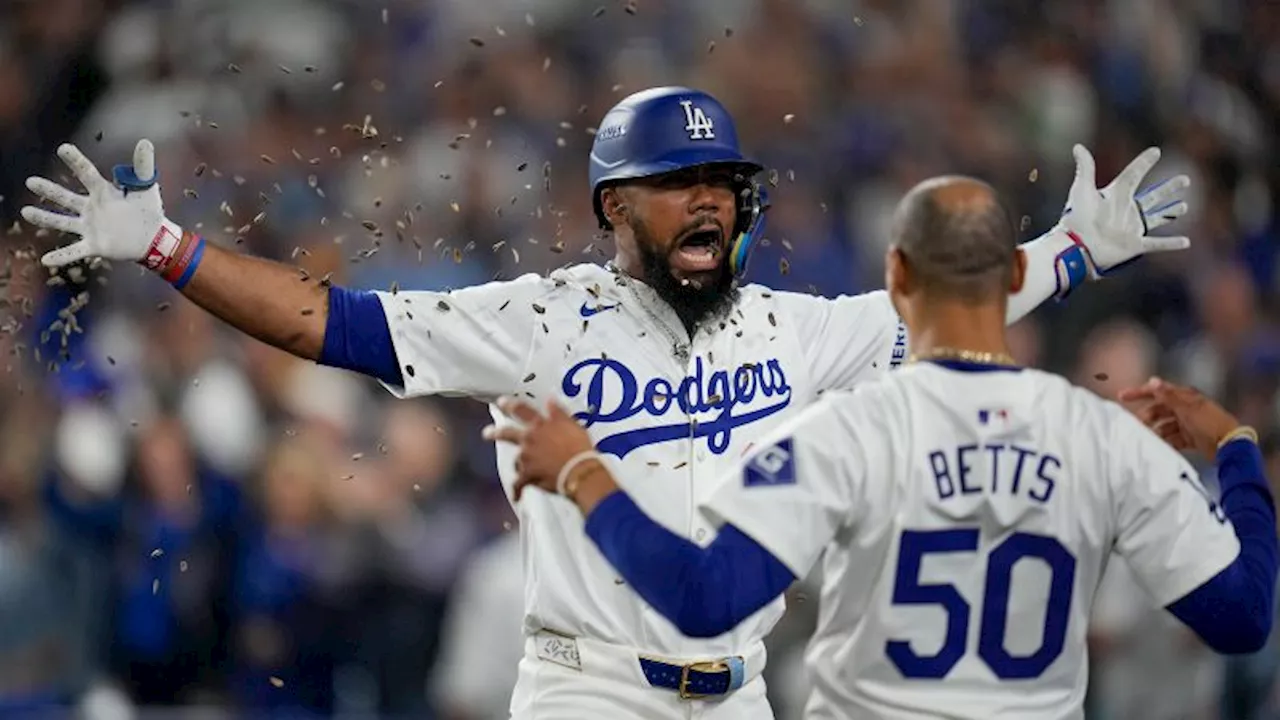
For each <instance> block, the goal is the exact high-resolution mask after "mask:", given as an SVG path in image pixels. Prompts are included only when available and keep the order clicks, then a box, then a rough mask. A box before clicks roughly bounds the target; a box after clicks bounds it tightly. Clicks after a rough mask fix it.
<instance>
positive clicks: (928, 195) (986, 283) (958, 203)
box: [893, 175, 1018, 303]
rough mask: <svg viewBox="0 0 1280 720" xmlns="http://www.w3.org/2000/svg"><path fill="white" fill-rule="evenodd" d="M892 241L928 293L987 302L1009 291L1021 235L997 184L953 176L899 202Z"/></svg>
mask: <svg viewBox="0 0 1280 720" xmlns="http://www.w3.org/2000/svg"><path fill="white" fill-rule="evenodd" d="M893 245H894V246H895V247H896V248H897V249H898V250H899V251H900V252H901V253H902V255H903V259H904V260H905V262H906V265H907V267H908V269H909V271H910V273H911V275H912V276H913V277H914V278H915V279H916V281H917V282H918V283H919V286H920V287H921V289H923V290H925V291H926V292H927V293H928V294H929V295H931V296H933V297H936V298H939V299H941V298H947V299H954V300H958V301H962V302H965V303H984V302H990V301H992V300H995V299H998V298H1000V297H1002V296H1004V295H1005V294H1007V293H1008V289H1009V282H1010V278H1011V273H1012V272H1013V267H1014V257H1015V254H1016V252H1017V247H1018V233H1017V230H1016V229H1015V228H1014V225H1013V220H1012V217H1011V216H1010V215H1009V213H1008V211H1007V210H1006V209H1005V208H1004V206H1003V205H1002V204H1001V203H1000V198H999V196H998V195H997V193H996V191H995V189H994V188H992V187H991V186H990V185H988V184H986V183H984V182H982V181H981V180H975V179H973V178H969V177H962V176H957V175H948V176H944V177H937V178H931V179H929V180H925V181H924V182H922V183H920V184H919V185H916V186H915V187H914V188H912V189H911V191H910V192H908V193H907V194H906V196H905V197H903V198H902V201H901V202H899V203H898V208H897V210H896V212H895V213H894V222H893Z"/></svg>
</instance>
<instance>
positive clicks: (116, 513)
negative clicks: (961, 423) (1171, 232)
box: [0, 0, 1280, 720]
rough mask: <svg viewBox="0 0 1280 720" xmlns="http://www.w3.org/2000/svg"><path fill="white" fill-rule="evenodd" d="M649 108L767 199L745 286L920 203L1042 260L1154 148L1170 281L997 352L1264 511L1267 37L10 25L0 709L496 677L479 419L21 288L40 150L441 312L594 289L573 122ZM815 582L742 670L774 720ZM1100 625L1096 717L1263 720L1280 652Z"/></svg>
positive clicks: (410, 686)
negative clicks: (943, 201)
mask: <svg viewBox="0 0 1280 720" xmlns="http://www.w3.org/2000/svg"><path fill="white" fill-rule="evenodd" d="M666 84H686V85H693V86H697V87H700V88H703V89H706V90H709V91H711V92H712V93H714V94H715V95H717V96H718V97H719V98H720V99H721V100H722V101H724V102H725V104H726V105H728V106H729V107H730V108H731V110H732V111H733V112H734V113H735V115H736V117H737V122H738V128H739V131H740V135H741V137H742V139H743V142H744V144H745V145H746V146H747V147H748V148H749V150H750V151H751V152H753V153H755V154H756V155H758V156H759V157H760V158H761V159H762V160H763V161H764V162H765V163H766V164H767V165H768V166H769V167H770V168H771V171H770V173H769V177H768V178H767V181H768V182H770V183H771V184H773V185H775V186H776V187H774V188H773V191H772V195H773V200H774V208H773V210H772V213H771V216H770V229H769V233H768V236H769V239H770V242H769V245H768V246H767V247H764V248H762V249H761V250H760V251H759V254H758V255H756V256H755V258H754V261H753V269H752V279H753V280H755V281H758V282H761V283H764V284H768V285H772V286H774V287H777V288H780V289H789V290H798V291H802V292H816V293H822V294H826V295H834V294H838V293H853V292H860V291H865V290H871V289H876V288H878V287H880V286H881V277H882V275H881V272H882V267H881V257H882V253H883V249H884V243H885V240H886V236H887V233H886V232H885V227H886V222H887V219H888V213H889V211H890V209H891V208H892V206H893V204H894V203H895V202H896V200H897V198H898V197H899V196H900V194H901V193H902V192H903V191H904V190H905V189H906V188H908V187H909V186H910V185H912V184H913V183H915V182H916V181H918V180H920V179H922V178H923V177H925V176H928V175H932V174H938V173H944V172H947V173H950V172H959V173H970V174H974V175H977V176H979V177H982V178H985V179H987V180H989V181H991V182H993V183H994V184H996V185H997V186H998V187H999V188H1000V189H1001V190H1002V191H1004V192H1005V193H1006V194H1007V196H1008V198H1009V199H1010V202H1011V203H1012V204H1013V206H1014V207H1015V208H1016V209H1017V212H1018V214H1019V215H1021V216H1023V221H1022V224H1023V229H1024V231H1025V234H1026V237H1027V239H1030V238H1032V237H1035V236H1036V235H1038V234H1039V233H1041V232H1043V231H1044V230H1046V229H1047V228H1049V227H1050V226H1051V225H1052V224H1053V223H1054V222H1055V220H1056V218H1057V216H1058V214H1059V213H1060V212H1061V209H1062V203H1063V201H1064V199H1065V197H1066V190H1067V187H1068V185H1069V184H1070V180H1071V176H1072V172H1073V165H1072V162H1071V153H1070V148H1071V144H1072V143H1074V142H1083V143H1085V144H1086V145H1087V146H1089V147H1090V148H1092V149H1093V150H1094V152H1095V154H1096V156H1097V158H1098V171H1099V179H1100V181H1101V182H1103V183H1105V182H1107V181H1109V179H1110V177H1112V176H1113V175H1114V174H1115V173H1116V172H1117V171H1118V170H1119V169H1120V168H1121V167H1123V165H1124V164H1125V163H1126V162H1127V161H1128V160H1129V159H1130V158H1132V157H1133V156H1135V155H1136V154H1137V153H1138V152H1140V151H1141V150H1142V148H1144V147H1146V146H1148V145H1151V144H1158V145H1160V146H1161V147H1162V148H1163V149H1164V159H1163V160H1162V161H1161V163H1160V165H1159V166H1157V169H1156V171H1155V173H1154V174H1153V177H1152V179H1153V180H1154V179H1158V178H1159V177H1165V176H1169V175H1172V174H1175V173H1176V172H1188V173H1189V174H1190V175H1191V176H1192V177H1193V179H1194V188H1193V190H1194V193H1193V200H1194V202H1193V205H1192V212H1191V215H1190V216H1189V217H1188V218H1187V219H1185V220H1184V221H1183V222H1182V223H1181V224H1180V225H1179V226H1178V227H1177V228H1176V233H1177V234H1185V235H1189V236H1190V237H1191V238H1192V239H1193V242H1194V245H1193V247H1192V249H1190V250H1189V251H1186V252H1181V253H1176V254H1171V255H1167V256H1162V257H1151V258H1147V259H1144V260H1143V261H1141V262H1139V263H1137V264H1135V265H1134V266H1132V267H1129V268H1126V269H1125V270H1123V271H1122V272H1120V273H1118V274H1117V275H1116V276H1114V277H1112V278H1110V279H1108V280H1106V281H1105V282H1102V283H1096V284H1093V285H1090V286H1088V287H1086V288H1084V289H1083V290H1081V291H1079V292H1077V293H1076V294H1075V295H1073V296H1072V297H1071V298H1069V299H1068V301H1067V302H1065V303H1060V304H1059V303H1050V304H1048V305H1046V306H1045V307H1044V308H1042V309H1041V310H1039V311H1037V312H1036V313H1035V314H1034V315H1033V316H1032V317H1030V318H1029V319H1028V320H1026V321H1024V322H1022V323H1020V324H1019V325H1018V326H1017V328H1016V331H1015V338H1016V341H1017V353H1018V355H1019V357H1020V359H1021V360H1023V361H1024V362H1026V363H1028V364H1032V365H1036V366H1039V367H1044V368H1048V369H1051V370H1055V371H1058V372H1062V373H1064V374H1067V375H1069V376H1071V377H1072V378H1073V379H1074V380H1076V381H1078V382H1080V383H1082V384H1085V385H1087V386H1089V387H1091V388H1093V389H1094V390H1096V391H1097V392H1098V393H1100V394H1103V395H1108V396H1109V395H1112V394H1114V393H1115V392H1116V391H1118V390H1119V389H1120V388H1122V387H1126V386H1130V385H1134V384H1137V383H1140V382H1141V381H1142V380H1144V379H1145V378H1146V377H1147V376H1148V375H1150V374H1152V373H1161V374H1164V375H1165V376H1167V377H1171V378H1175V379H1177V380H1181V381H1185V382H1189V383H1192V384H1194V385H1196V386H1198V387H1200V388H1201V389H1203V390H1205V391H1207V392H1209V393H1210V394H1212V395H1213V396H1214V397H1216V398H1218V399H1220V400H1222V401H1223V402H1225V403H1226V404H1227V405H1228V406H1229V407H1230V408H1232V409H1233V410H1234V411H1236V412H1237V413H1238V414H1239V415H1240V416H1241V417H1242V418H1243V419H1244V420H1245V421H1247V422H1249V423H1252V424H1254V425H1255V426H1257V427H1258V428H1259V429H1260V430H1262V431H1264V432H1263V434H1264V436H1265V437H1266V438H1267V452H1268V453H1269V457H1270V458H1271V462H1272V477H1273V478H1280V450H1278V449H1277V447H1278V446H1277V443H1276V430H1277V427H1278V423H1277V420H1278V419H1280V406H1278V401H1280V397H1278V395H1277V385H1278V381H1280V332H1278V330H1280V328H1277V324H1276V323H1277V320H1278V319H1280V316H1278V315H1277V311H1278V310H1280V302H1278V295H1277V281H1280V274H1278V273H1280V264H1278V263H1277V256H1278V255H1280V242H1278V238H1277V213H1276V207H1277V205H1276V203H1277V199H1278V198H1277V192H1278V191H1280V177H1278V173H1280V162H1278V160H1280V158H1278V157H1277V142H1276V141H1277V136H1276V128H1278V127H1280V4H1277V3H1275V2H1270V1H1267V0H1256V1H1249V0H1042V1H1039V2H1026V0H697V1H696V2H689V1H685V0H632V1H631V2H626V1H624V0H592V1H591V2H586V1H584V0H345V1H343V0H257V1H254V2H251V1H249V0H168V1H164V0H152V1H145V0H144V1H137V2H128V1H124V0H115V1H112V0H4V2H2V3H0V214H2V215H3V226H4V228H5V230H6V233H4V234H3V247H4V263H5V266H4V268H3V270H0V284H2V286H3V287H2V288H0V343H2V344H3V349H4V355H3V364H4V366H5V372H4V373H3V374H0V716H3V717H22V716H25V715H24V713H25V714H30V713H32V712H33V708H42V707H43V708H47V707H49V706H50V705H63V706H65V707H68V708H72V707H76V708H80V709H83V710H84V711H85V712H87V713H88V716H89V717H95V718H97V717H101V718H116V717H121V718H127V717H142V718H147V717H154V718H188V717H219V716H222V714H225V715H226V716H234V717H245V718H252V717H284V716H289V717H305V716H308V715H313V716H341V717H375V716H376V717H382V718H401V717H404V718H408V717H413V718H426V719H428V720H430V719H433V718H438V719H440V720H489V719H490V718H505V717H506V705H507V698H508V695H509V690H510V687H511V684H512V682H513V681H514V671H515V665H516V661H517V658H518V656H519V653H520V651H521V640H520V637H519V633H520V620H521V618H520V615H521V587H522V584H521V578H520V551H519V547H518V543H517V541H516V534H515V533H512V532H511V530H512V523H513V516H512V513H511V511H510V510H509V508H508V507H507V504H506V501H505V498H504V497H503V496H502V493H501V490H500V488H499V486H498V483H497V479H496V473H495V470H494V462H493V457H492V452H491V449H490V448H489V447H487V446H486V445H485V444H484V443H483V442H481V441H480V439H479V437H478V429H479V427H480V426H481V424H482V422H483V421H484V420H485V417H486V416H485V414H484V412H483V408H482V407H481V406H479V405H478V404H476V403H473V402H470V401H460V400H445V399H441V400H421V401H402V402H396V401H392V400H391V399H390V396H389V395H388V394H387V393H385V392H384V391H383V390H381V389H380V388H379V387H377V386H376V384H375V383H373V382H372V381H368V380H365V379H363V378H360V377H357V376H354V375H350V374H345V373H342V372H337V371H330V370H326V369H322V368H318V367H316V366H314V365H313V364H310V363H305V362H301V361H298V360H294V359H292V358H290V357H288V356H285V355H283V354H282V353H279V352H276V351H274V350H272V349H269V348H267V347H264V346H263V345H261V344H259V343H257V342H255V341H252V340H249V339H247V338H245V337H241V336H238V335H236V334H235V333H232V332H229V331H228V329H227V328H226V327H223V326H222V325H221V324H220V323H218V322H217V321H213V320H211V319H210V318H209V317H207V316H205V315H204V314H202V313H201V312H200V311H199V310H197V309H195V308H194V307H193V306H192V305H191V304H190V303H188V302H186V301H185V300H184V299H183V298H182V297H181V296H179V295H178V294H177V293H175V292H174V291H172V289H170V288H169V287H168V286H166V285H165V284H164V283H162V282H161V281H159V280H158V279H156V278H152V277H144V274H143V273H142V271H140V270H139V269H138V268H136V267H132V266H130V267H124V266H116V267H111V266H110V265H109V264H106V263H103V264H99V265H95V266H94V267H91V268H87V269H84V271H83V272H75V273H68V274H63V275H59V276H57V277H50V276H49V274H48V272H47V271H45V270H43V269H42V268H40V267H39V265H38V263H37V262H36V259H37V258H38V257H39V254H40V253H41V252H43V251H45V250H47V249H49V248H50V247H52V246H53V245H54V244H55V243H56V242H57V239H56V238H53V237H40V236H37V235H36V234H35V233H33V232H32V231H31V229H30V228H29V227H27V226H24V225H22V224H19V223H17V210H18V208H19V207H20V206H21V204H22V203H24V202H26V201H28V199H29V196H28V194H27V193H26V191H25V189H24V188H23V185H22V182H23V179H24V178H25V177H26V176H28V175H30V174H46V175H48V174H52V176H53V177H58V178H62V177H65V173H64V172H63V170H62V168H61V167H60V166H59V165H58V164H57V163H56V158H55V156H54V150H55V148H56V147H57V145H58V144H59V143H60V142H63V141H67V140H72V141H75V142H77V143H79V144H80V146H81V147H82V148H84V149H85V150H86V152H87V153H88V154H89V155H90V156H91V157H92V158H93V159H94V160H95V161H97V162H98V163H99V164H100V166H101V167H103V168H109V167H110V166H111V165H112V164H115V163H121V162H127V161H128V159H129V156H130V152H131V150H132V148H133V145H134V143H135V141H136V140H137V139H138V138H140V137H148V138H151V139H152V140H153V141H154V142H155V143H156V146H157V149H158V162H159V164H160V171H161V173H162V180H163V183H162V184H163V187H164V191H165V200H166V206H167V210H168V213H169V215H170V216H171V217H174V218H175V219H176V220H177V221H179V222H181V223H182V224H184V225H185V226H186V227H188V228H194V229H199V230H200V231H201V232H203V233H204V234H205V235H206V236H207V237H208V238H209V239H210V240H213V241H215V242H219V243H225V244H229V245H235V246H237V247H239V248H240V249H241V250H243V251H245V252H250V253H255V254H259V255H264V256H267V257H271V258H275V259H280V260H284V261H288V262H292V263H294V264H296V265H297V266H298V267H299V268H300V271H299V272H300V273H307V274H309V275H311V276H313V277H314V276H317V275H322V274H328V273H331V274H332V275H331V279H332V281H333V282H335V283H342V284H345V285H348V286H354V287H363V288H388V287H391V286H393V285H398V286H399V287H400V288H404V289H419V288H421V289H441V288H448V287H460V286H465V285H470V284H474V283H478V282H483V281H486V280H488V279H491V278H493V277H507V278H510V277H514V276H515V275H517V274H519V273H522V272H529V271H546V270H548V269H550V268H553V267H555V266H558V265H561V264H565V263H570V262H579V261H600V260H602V259H603V258H605V257H608V256H610V255H611V251H612V248H611V247H610V244H609V240H608V239H607V238H603V237H600V236H599V235H598V232H597V229H596V228H595V225H594V222H593V219H592V215H591V206H590V202H589V200H588V198H589V191H588V187H587V184H586V156H587V152H588V148H589V146H590V143H591V133H592V131H593V128H592V125H593V123H595V122H597V121H598V120H599V118H600V117H601V116H602V115H603V113H604V112H605V111H606V110H607V109H608V108H609V107H610V106H611V105H612V104H613V103H614V102H616V101H617V100H619V99H621V98H622V97H623V96H625V95H626V94H628V93H630V92H633V91H635V90H638V89H641V88H644V87H646V86H651V85H666ZM1205 472H1206V473H1207V477H1209V478H1210V479H1212V468H1205ZM812 580H813V579H810V581H809V583H808V584H806V585H805V586H803V587H798V588H797V589H796V590H794V591H793V593H792V596H793V603H792V610H791V612H790V613H789V615H788V617H787V619H786V621H785V622H784V624H783V626H782V627H780V628H779V630H778V631H777V632H776V633H775V635H774V636H773V638H772V641H771V642H772V647H773V654H772V657H771V662H770V670H769V677H770V681H771V683H772V695H773V698H774V701H775V705H776V707H777V709H778V712H779V716H780V717H781V718H794V717H797V713H798V710H799V707H800V705H801V703H802V701H803V697H804V688H805V679H804V673H803V670H802V669H801V667H800V665H799V664H798V662H799V653H800V651H801V650H802V648H803V645H804V642H805V640H806V638H807V634H808V632H809V629H810V627H811V626H812V615H813V611H814V605H815V603H814V602H812V601H810V600H809V596H810V594H812V593H813V590H812V587H813V586H812ZM1095 615H1096V616H1095V618H1094V623H1093V627H1092V632H1091V637H1092V642H1093V646H1092V647H1093V667H1092V682H1091V685H1090V697H1089V707H1090V710H1089V717H1090V718H1091V720H1093V719H1094V718H1097V719H1100V720H1134V719H1149V720H1166V719H1168V720H1174V719H1180V718H1187V719H1201V718H1203V719H1205V720H1210V719H1214V718H1221V719H1222V720H1244V719H1246V718H1247V719H1250V720H1253V719H1257V718H1276V717H1280V711H1277V707H1278V706H1277V704H1276V703H1275V702H1273V699H1272V698H1273V696H1274V695H1276V693H1275V692H1274V690H1273V685H1274V681H1275V679H1276V677H1277V672H1278V671H1280V639H1278V640H1277V642H1276V643H1274V647H1272V648H1269V649H1267V650H1264V651H1263V652H1261V653H1258V654H1257V655H1255V656H1250V657H1245V658H1238V659H1235V660H1232V661H1231V662H1224V661H1223V660H1221V659H1219V658H1216V657H1214V656H1213V655H1211V654H1210V653H1209V652H1208V651H1207V650H1206V649H1205V648H1204V647H1203V646H1202V645H1201V644H1200V643H1199V642H1198V641H1197V640H1196V639H1195V638H1194V637H1193V636H1192V635H1191V634H1189V633H1188V632H1187V631H1184V630H1183V629H1181V628H1180V627H1179V626H1177V625H1176V624H1175V623H1174V621H1172V620H1171V619H1170V618H1168V617H1166V616H1165V615H1164V614H1163V613H1162V612H1161V611H1159V610H1156V609H1152V608H1151V607H1150V604H1149V602H1148V600H1147V599H1146V597H1145V596H1144V595H1143V594H1142V592H1141V591H1140V590H1139V589H1137V588H1136V586H1135V585H1134V583H1133V581H1132V579H1131V578H1130V577H1129V576H1128V574H1127V573H1126V571H1125V569H1124V568H1123V566H1122V565H1121V564H1119V563H1115V564H1113V565H1112V569H1111V570H1109V571H1108V575H1107V578H1106V580H1105V582H1104V585H1103V587H1102V588H1101V590H1100V591H1099V599H1098V605H1097V612H1096V614H1095ZM1278 635H1280V634H1278ZM67 712H70V711H67Z"/></svg>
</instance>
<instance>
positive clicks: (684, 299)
mask: <svg viewBox="0 0 1280 720" xmlns="http://www.w3.org/2000/svg"><path fill="white" fill-rule="evenodd" d="M631 229H632V232H633V233H634V235H635V239H636V246H637V247H638V248H639V249H640V260H641V264H642V266H643V268H644V277H643V278H641V279H642V280H643V281H644V283H645V284H646V285H648V286H649V287H651V288H653V291H654V292H656V293H657V294H658V297H660V298H662V300H663V301H664V302H666V303H667V304H668V305H670V306H671V309H673V310H675V312H676V316H677V317H679V318H680V321H681V322H682V323H684V325H685V328H686V329H692V328H694V327H696V326H698V325H700V324H702V323H704V322H709V321H714V320H718V319H721V318H723V317H724V316H725V315H727V314H728V313H729V310H730V309H732V308H733V305H734V303H736V302H737V300H738V284H737V282H736V281H735V280H734V277H733V274H732V273H731V272H729V263H728V259H727V258H724V259H722V260H721V262H720V266H719V268H718V269H717V270H716V275H715V277H714V279H713V280H711V281H710V282H705V281H704V282H702V283H694V282H688V281H685V280H681V279H680V278H677V277H676V276H675V272H674V271H673V270H672V268H671V261H670V259H669V257H668V255H666V254H664V253H662V252H660V251H659V250H657V249H656V248H659V247H663V246H662V245H660V244H658V243H656V242H654V240H653V236H652V235H650V234H649V232H648V230H647V229H646V228H645V227H644V226H643V225H642V224H640V223H635V224H633V225H632V228H631Z"/></svg>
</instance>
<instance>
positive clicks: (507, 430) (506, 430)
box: [480, 425, 525, 445]
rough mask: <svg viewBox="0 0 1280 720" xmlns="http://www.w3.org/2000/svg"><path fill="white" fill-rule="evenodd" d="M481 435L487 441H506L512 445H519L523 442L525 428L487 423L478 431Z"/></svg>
mask: <svg viewBox="0 0 1280 720" xmlns="http://www.w3.org/2000/svg"><path fill="white" fill-rule="evenodd" d="M480 434H481V436H482V437H484V439H485V440H488V441H489V442H495V443H497V442H508V443H511V444H513V445H519V444H520V443H522V442H524V436H525V430H524V429H523V428H519V427H516V426H515V425H503V426H502V427H498V426H497V425H487V426H485V428H484V430H481V431H480Z"/></svg>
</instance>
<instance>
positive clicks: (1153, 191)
mask: <svg viewBox="0 0 1280 720" xmlns="http://www.w3.org/2000/svg"><path fill="white" fill-rule="evenodd" d="M1189 187H1191V178H1190V177H1188V176H1186V175H1174V176H1173V177H1170V178H1165V179H1164V180H1161V181H1160V182H1158V183H1156V184H1154V185H1150V186H1148V187H1145V188H1143V189H1141V190H1139V191H1138V193H1137V195H1135V196H1134V199H1135V200H1137V201H1138V207H1140V208H1142V211H1143V212H1146V213H1149V212H1151V211H1152V210H1153V209H1154V208H1158V207H1161V206H1163V205H1168V204H1170V203H1173V202H1177V201H1178V200H1181V199H1182V198H1183V196H1184V195H1185V192H1184V191H1185V190H1186V189H1187V188H1189Z"/></svg>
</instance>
